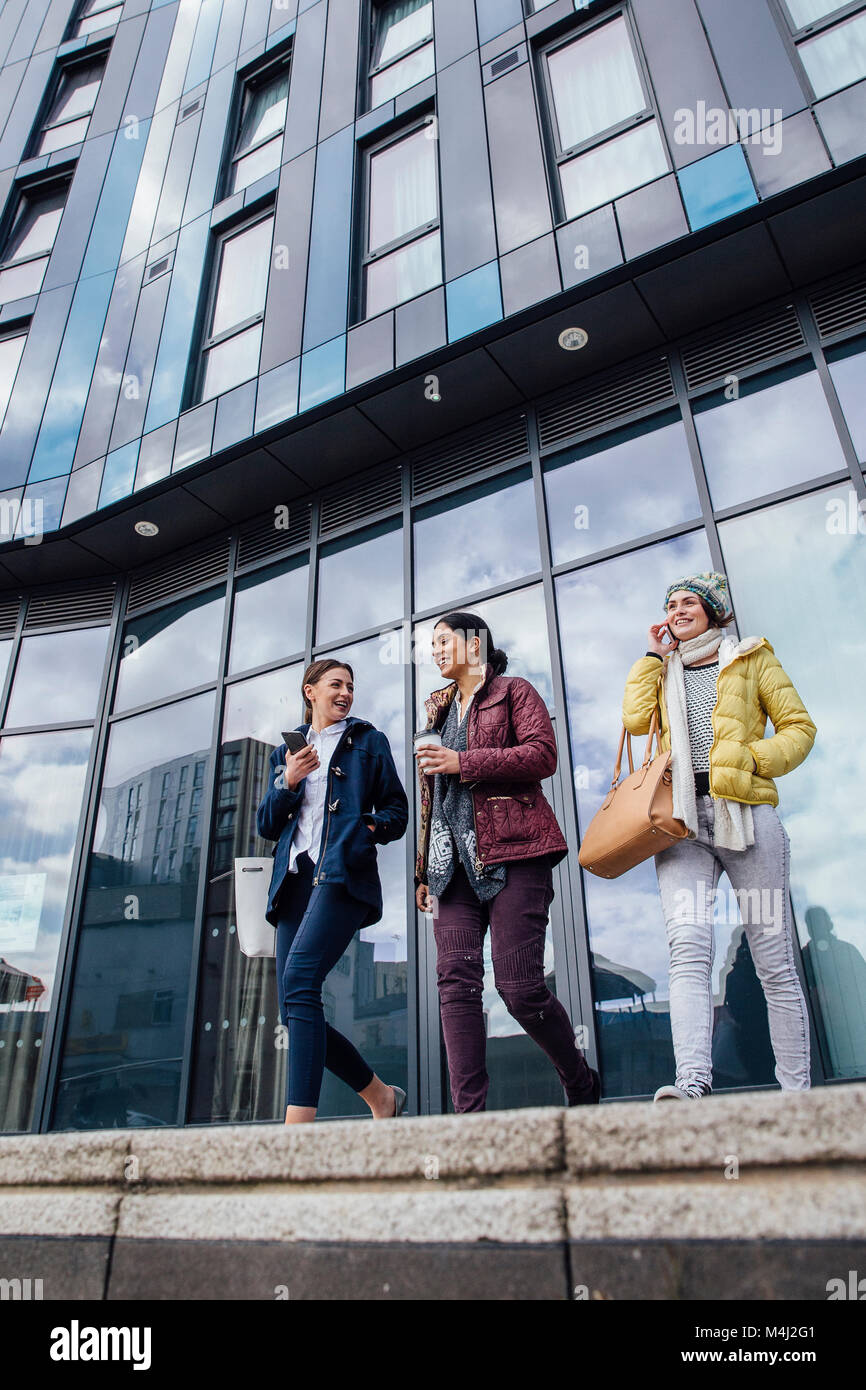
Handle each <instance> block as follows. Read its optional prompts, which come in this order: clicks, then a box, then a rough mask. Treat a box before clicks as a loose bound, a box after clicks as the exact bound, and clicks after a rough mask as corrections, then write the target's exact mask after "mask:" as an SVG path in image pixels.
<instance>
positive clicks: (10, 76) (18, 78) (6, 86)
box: [0, 61, 27, 165]
mask: <svg viewBox="0 0 866 1390" xmlns="http://www.w3.org/2000/svg"><path fill="white" fill-rule="evenodd" d="M26 71H27V63H26V61H23V62H20V63H10V64H9V67H8V68H3V70H2V72H0V132H2V131H3V130H4V129H5V126H6V122H7V121H8V119H9V112H10V111H11V110H12V107H13V105H14V103H15V98H16V97H17V95H18V89H19V87H20V86H21V82H22V80H23V78H24V74H25V72H26ZM17 163H19V161H18V160H12V164H13V165H15V164H17Z"/></svg>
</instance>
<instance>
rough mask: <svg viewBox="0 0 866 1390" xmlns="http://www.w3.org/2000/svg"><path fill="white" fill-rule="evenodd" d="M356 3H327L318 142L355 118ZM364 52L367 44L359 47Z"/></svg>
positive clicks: (342, 0)
mask: <svg viewBox="0 0 866 1390" xmlns="http://www.w3.org/2000/svg"><path fill="white" fill-rule="evenodd" d="M360 9H361V6H360V5H359V4H358V0H329V3H328V32H327V38H326V41H325V70H324V75H323V78H322V109H321V111H320V113H319V139H320V140H327V138H328V136H329V135H333V134H334V132H335V131H338V130H342V129H343V126H345V125H349V123H350V122H351V121H354V119H355V105H356V100H355V98H356V93H357V81H358V50H359V46H360V45H359V42H358V22H359V11H360ZM361 47H362V48H363V51H364V52H366V45H363V46H361Z"/></svg>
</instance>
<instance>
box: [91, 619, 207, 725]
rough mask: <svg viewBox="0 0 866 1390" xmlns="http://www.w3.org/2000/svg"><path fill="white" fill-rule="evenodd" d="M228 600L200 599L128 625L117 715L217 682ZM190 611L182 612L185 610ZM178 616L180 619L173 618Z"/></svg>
mask: <svg viewBox="0 0 866 1390" xmlns="http://www.w3.org/2000/svg"><path fill="white" fill-rule="evenodd" d="M223 603H224V596H223V594H222V593H220V595H219V597H218V598H206V599H205V601H204V602H202V600H201V599H199V598H197V599H195V600H194V601H192V602H191V603H187V604H185V605H177V606H176V607H173V608H170V609H168V610H166V612H165V614H163V613H156V614H147V615H146V616H144V617H141V618H137V619H136V618H133V619H131V620H130V622H129V623H127V625H126V629H125V632H124V638H123V644H124V645H123V650H124V655H123V657H122V658H121V662H120V672H119V674H118V678H117V694H116V696H115V699H114V708H115V709H116V710H123V709H133V708H134V707H135V706H136V705H143V704H146V703H147V702H148V701H149V700H157V699H159V698H160V696H163V695H173V694H175V693H176V692H177V691H180V690H191V689H192V688H193V687H194V686H196V685H204V684H205V682H206V681H209V680H213V679H214V678H215V677H216V672H217V662H218V660H219V652H220V640H221V636H222V621H223ZM184 608H185V609H186V611H183V609H184ZM177 609H181V611H180V612H178V614H177V617H172V614H173V613H175V612H177Z"/></svg>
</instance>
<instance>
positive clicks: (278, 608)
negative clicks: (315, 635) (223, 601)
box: [229, 556, 310, 671]
mask: <svg viewBox="0 0 866 1390" xmlns="http://www.w3.org/2000/svg"><path fill="white" fill-rule="evenodd" d="M309 580H310V566H309V562H308V560H307V557H306V556H303V557H302V558H300V559H296V560H292V561H290V562H289V564H288V565H287V566H281V567H279V568H278V567H276V566H274V567H269V568H268V569H266V570H261V571H259V572H258V573H257V574H251V575H248V576H247V577H246V578H245V579H240V580H239V581H238V586H237V589H236V590H235V600H234V621H233V623H232V644H231V653H230V655H229V670H230V671H249V670H252V668H253V667H255V666H264V665H265V663H266V662H268V661H279V659H280V658H281V657H283V658H285V657H287V656H291V655H293V653H295V652H299V651H302V650H303V647H304V637H305V634H306V627H307V589H308V587H309Z"/></svg>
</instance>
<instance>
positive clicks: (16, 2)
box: [0, 0, 27, 63]
mask: <svg viewBox="0 0 866 1390" xmlns="http://www.w3.org/2000/svg"><path fill="white" fill-rule="evenodd" d="M26 5H27V0H6V4H5V5H4V6H3V8H2V9H0V63H7V62H8V61H9V49H10V48H11V46H12V43H13V41H14V39H15V33H16V31H17V29H18V25H19V24H20V23H21V16H22V15H23V13H24V10H25V7H26Z"/></svg>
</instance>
